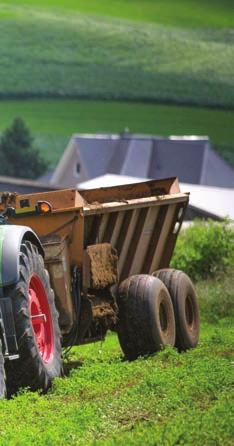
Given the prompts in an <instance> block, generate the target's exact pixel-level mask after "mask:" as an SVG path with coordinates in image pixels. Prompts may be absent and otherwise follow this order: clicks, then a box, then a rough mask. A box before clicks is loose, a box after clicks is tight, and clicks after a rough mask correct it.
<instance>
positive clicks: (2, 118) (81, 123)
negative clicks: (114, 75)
mask: <svg viewBox="0 0 234 446" xmlns="http://www.w3.org/2000/svg"><path fill="white" fill-rule="evenodd" d="M17 115H20V116H22V118H23V119H24V120H25V121H26V122H27V123H28V125H29V127H30V130H31V131H32V132H33V135H34V136H35V143H36V146H37V147H38V148H40V153H41V156H42V157H43V158H44V159H45V160H46V161H48V162H49V164H51V166H53V167H54V166H55V165H56V163H57V162H58V160H59V158H60V156H61V155H62V153H63V151H64V148H65V147H66V145H67V143H68V141H69V138H70V137H71V135H72V134H73V133H79V132H80V133H95V132H114V133H115V132H122V131H123V129H124V128H125V127H128V128H129V129H130V131H131V132H133V133H134V132H135V133H147V134H156V135H157V134H158V135H165V136H167V135H189V134H191V135H208V136H209V137H210V138H211V142H212V143H215V144H216V146H218V147H219V146H220V144H221V143H222V142H223V143H225V144H226V146H225V147H226V148H227V147H230V151H229V152H228V151H226V152H225V153H226V154H228V155H229V160H230V161H232V163H233V165H234V150H233V149H232V147H233V148H234V146H233V141H234V126H233V122H234V111H223V110H214V109H212V110H211V109H201V108H192V107H182V106H180V107H176V106H166V105H153V104H141V103H134V104H133V103H128V102H114V101H105V102H104V101H84V100H68V99H55V100H52V99H50V100H48V99H47V100H46V99H44V100H43V99H41V100H36V99H34V100H22V101H20V100H18V101H13V100H12V101H5V100H4V101H0V129H1V130H3V128H4V127H5V126H8V125H9V124H10V122H11V121H12V119H13V118H14V116H17ZM217 122H218V123H219V125H216V123H217ZM220 151H221V150H220ZM222 153H223V152H222Z"/></svg>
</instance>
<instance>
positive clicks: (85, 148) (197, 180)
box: [51, 133, 234, 187]
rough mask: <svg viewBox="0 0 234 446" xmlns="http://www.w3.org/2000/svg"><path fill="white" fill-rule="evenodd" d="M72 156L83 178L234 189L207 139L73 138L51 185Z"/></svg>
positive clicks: (231, 175) (233, 172) (230, 173)
mask: <svg viewBox="0 0 234 446" xmlns="http://www.w3.org/2000/svg"><path fill="white" fill-rule="evenodd" d="M74 153H76V154H77V157H78V155H79V158H80V161H81V164H82V168H83V171H84V172H85V177H86V178H87V179H91V178H95V177H97V176H100V175H104V174H105V173H114V174H120V175H129V176H132V175H133V176H137V177H141V178H156V179H161V178H167V177H171V176H178V178H179V179H180V181H183V182H186V183H192V184H204V185H209V186H218V187H234V169H233V168H232V167H231V166H229V164H228V163H227V162H226V161H225V160H223V159H222V158H221V157H220V156H219V155H218V154H217V153H216V152H215V151H214V150H213V149H212V148H211V147H210V143H209V139H208V138H207V137H196V136H181V137H175V136H171V137H169V138H164V137H156V136H152V135H134V134H129V133H124V134H120V135H116V134H113V135H108V134H99V135H80V134H78V135H74V136H73V137H72V139H71V141H70V143H69V145H68V147H67V149H66V150H65V152H64V155H63V157H62V158H61V160H60V162H59V164H58V166H57V168H56V170H55V173H54V175H53V176H52V179H51V183H52V184H61V185H63V177H64V172H65V171H66V169H68V168H69V159H70V160H71V158H72V156H74ZM74 181H75V184H76V180H75V178H74ZM64 186H65V184H64ZM66 186H68V184H66ZM70 186H74V184H70Z"/></svg>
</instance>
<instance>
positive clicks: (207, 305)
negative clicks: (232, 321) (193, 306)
mask: <svg viewBox="0 0 234 446" xmlns="http://www.w3.org/2000/svg"><path fill="white" fill-rule="evenodd" d="M196 291H197V295H198V297H199V307H200V313H201V317H202V319H203V320H205V321H207V322H212V323H215V322H217V321H218V320H220V319H223V318H231V317H233V316H234V306H233V297H234V295H233V292H234V270H233V268H230V270H229V271H227V273H225V274H220V275H218V277H217V278H216V279H215V280H214V279H212V280H202V281H200V282H198V283H197V284H196Z"/></svg>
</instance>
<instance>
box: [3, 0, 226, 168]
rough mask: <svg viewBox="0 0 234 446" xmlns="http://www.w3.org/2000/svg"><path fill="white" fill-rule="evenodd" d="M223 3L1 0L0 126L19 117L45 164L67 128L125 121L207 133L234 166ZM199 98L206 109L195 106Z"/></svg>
mask: <svg viewBox="0 0 234 446" xmlns="http://www.w3.org/2000/svg"><path fill="white" fill-rule="evenodd" d="M231 6H232V0H224V1H222V2H220V1H218V0H213V1H212V5H211V3H210V2H209V1H208V0H205V1H202V0H189V1H188V0H176V1H174V0H157V1H155V0H144V2H142V0H134V1H133V0H111V1H107V0H98V1H97V0H89V1H88V2H87V1H86V0H67V1H65V0H57V1H56V0H41V1H40V2H39V1H38V2H37V1H35V0H5V1H3V2H0V31H1V40H0V60H1V70H0V98H1V100H0V117H1V120H0V131H2V130H3V129H4V127H5V126H6V125H8V124H9V123H10V121H11V120H13V118H14V117H15V116H22V117H23V118H25V119H26V122H27V123H28V125H29V126H30V128H31V130H32V132H33V133H34V136H35V138H36V145H37V146H38V147H39V149H40V150H41V151H42V153H43V154H44V155H45V158H46V159H47V160H48V161H50V163H51V166H54V165H55V164H56V162H57V161H58V158H59V156H60V155H61V153H62V152H63V150H64V148H65V145H66V143H67V141H68V139H69V137H70V135H71V133H73V132H96V131H106V132H108V131H111V132H112V131H122V130H123V129H124V128H125V127H128V128H129V129H130V131H132V132H141V133H152V134H160V135H170V134H176V135H180V134H191V133H192V134H199V135H200V134H203V135H204V134H205V135H208V136H210V138H211V141H212V143H213V144H214V145H215V147H216V148H217V149H218V150H219V151H220V153H222V155H224V156H225V157H226V159H227V160H229V161H230V162H231V163H232V164H234V142H233V141H234V139H233V124H232V122H233V121H234V111H232V110H233V109H234V88H233V73H234V45H233V44H234V31H233V23H234V11H233V8H232V7H231ZM32 97H34V98H35V100H33V101H31V100H29V101H25V100H23V99H25V98H32ZM9 98H11V99H13V98H17V99H18V100H17V101H13V100H10V101H9ZM36 98H37V100H36ZM48 98H51V99H50V100H49V101H48ZM52 98H56V100H55V101H52ZM59 98H60V99H59ZM64 98H66V99H64ZM67 98H72V99H73V100H72V101H69V100H68V99H67ZM74 98H79V99H80V98H85V99H87V98H88V99H89V101H88V102H85V101H80V100H74ZM3 99H5V100H3ZM39 99H40V100H39ZM42 99H44V100H42ZM94 99H98V100H99V102H96V101H95V102H93V100H94ZM103 99H104V100H105V102H102V100H103ZM110 100H111V101H112V100H114V101H115V100H118V101H119V103H118V104H117V103H116V102H110ZM123 100H127V101H128V102H125V103H124V102H123ZM129 101H130V102H132V101H133V102H134V103H133V105H131V104H130V103H129ZM135 101H138V102H135ZM139 101H141V102H142V101H144V104H143V103H142V104H140V103H139ZM147 102H148V103H150V102H152V103H154V105H153V104H149V105H146V103H147ZM156 104H159V105H156ZM161 104H164V105H163V106H162V105H161ZM165 104H174V105H173V106H170V107H167V106H166V105H165ZM178 104H179V106H175V105H178ZM181 104H183V105H185V106H186V105H189V106H190V107H184V106H183V107H181ZM191 105H195V106H196V107H195V108H193V107H191ZM207 106H208V107H212V110H210V111H209V110H205V109H201V107H205V108H206V107H207ZM215 107H216V108H215ZM217 107H218V108H221V109H225V110H227V109H232V110H231V111H230V110H227V111H219V110H218V109H217Z"/></svg>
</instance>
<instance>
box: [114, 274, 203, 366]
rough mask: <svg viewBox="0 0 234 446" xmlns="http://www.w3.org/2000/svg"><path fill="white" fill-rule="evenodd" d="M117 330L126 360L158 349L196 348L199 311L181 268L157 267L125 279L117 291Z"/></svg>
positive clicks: (188, 282) (194, 295) (190, 283)
mask: <svg viewBox="0 0 234 446" xmlns="http://www.w3.org/2000/svg"><path fill="white" fill-rule="evenodd" d="M118 307H119V323H118V327H117V333H118V337H119V341H120V345H121V348H122V350H123V352H124V354H125V357H126V358H127V359H129V360H133V359H136V358H137V357H138V356H142V355H147V354H151V353H154V352H156V351H158V350H160V349H161V348H162V347H163V346H164V345H171V346H176V347H177V348H178V350H180V351H181V350H186V349H189V348H192V347H195V346H196V345H197V342H198V337H199V311H198V304H197V298H196V294H195V291H194V288H193V285H192V282H191V281H190V279H189V278H188V276H187V275H186V274H184V273H183V272H182V271H176V270H171V269H167V270H160V271H157V272H155V273H154V274H153V275H151V276H149V275H136V276H132V277H129V278H128V279H126V280H124V281H123V282H122V283H121V284H120V287H119V290H118Z"/></svg>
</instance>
